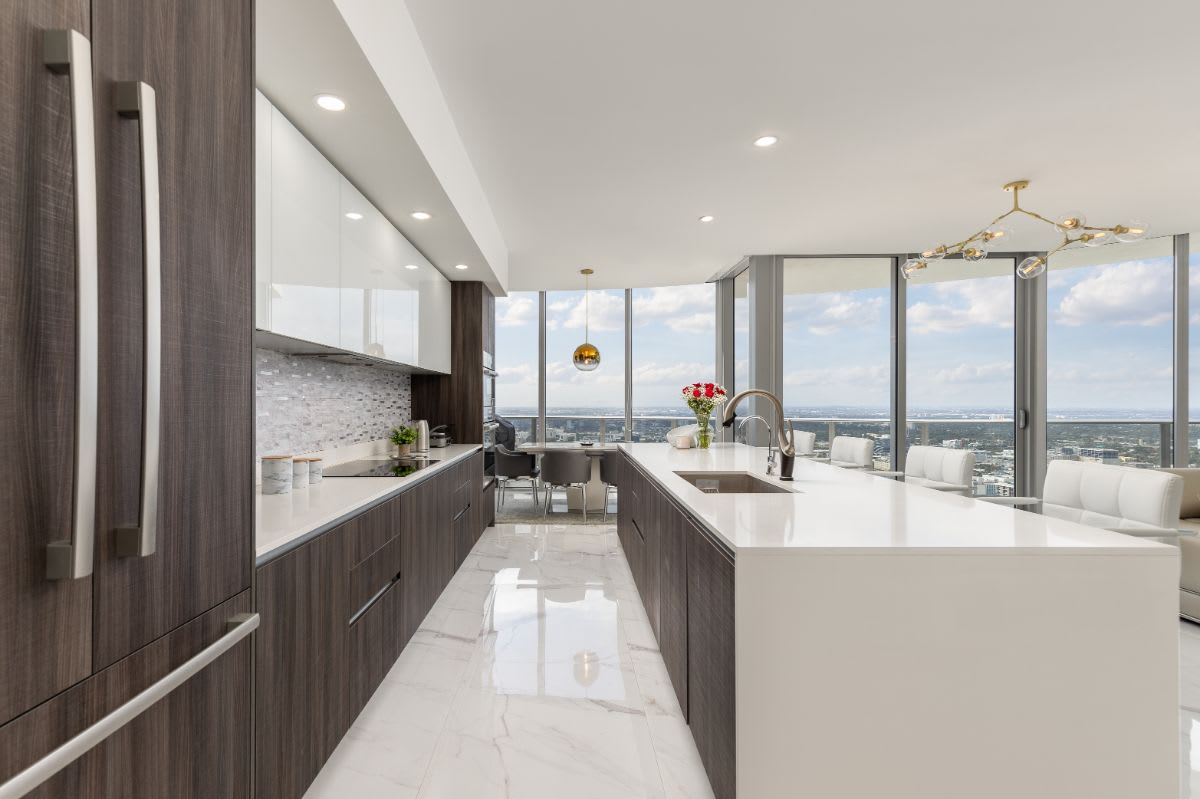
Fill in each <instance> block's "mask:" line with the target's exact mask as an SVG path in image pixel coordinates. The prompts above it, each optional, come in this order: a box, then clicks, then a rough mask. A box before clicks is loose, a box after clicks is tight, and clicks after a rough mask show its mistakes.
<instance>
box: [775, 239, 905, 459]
mask: <svg viewBox="0 0 1200 799" xmlns="http://www.w3.org/2000/svg"><path fill="white" fill-rule="evenodd" d="M892 267H893V260H892V259H891V258H785V259H784V260H783V291H784V296H783V376H782V378H783V379H782V383H783V397H782V400H783V405H784V411H785V413H786V414H787V416H788V418H791V419H794V420H795V421H794V422H793V425H794V427H795V429H797V430H808V431H811V432H813V433H815V434H816V436H817V448H818V449H828V447H829V442H830V440H831V439H832V437H833V436H835V435H848V436H858V437H865V438H871V439H874V441H875V459H876V461H877V462H878V463H879V464H880V468H885V469H886V468H889V466H888V464H889V463H890V460H891V421H890V420H891V380H890V377H891V318H890V311H891V301H890V298H891V280H892V277H891V275H892Z"/></svg>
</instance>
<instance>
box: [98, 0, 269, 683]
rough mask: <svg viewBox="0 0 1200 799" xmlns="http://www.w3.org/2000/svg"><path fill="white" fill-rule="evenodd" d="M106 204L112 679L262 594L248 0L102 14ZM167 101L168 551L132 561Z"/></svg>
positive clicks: (103, 475)
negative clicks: (147, 161) (146, 147)
mask: <svg viewBox="0 0 1200 799" xmlns="http://www.w3.org/2000/svg"><path fill="white" fill-rule="evenodd" d="M91 8H92V23H93V42H92V44H93V50H92V52H93V62H94V71H95V75H94V77H95V102H96V151H97V160H98V175H97V181H98V185H99V191H100V197H101V201H100V204H99V205H100V217H99V236H100V273H101V275H102V279H101V281H100V318H101V320H102V326H101V336H100V359H101V366H100V408H99V418H100V433H99V436H100V437H99V447H100V452H101V463H100V468H99V469H98V476H99V481H98V487H97V489H98V490H97V506H96V507H97V538H96V573H95V577H94V581H95V589H96V590H95V600H94V601H95V609H94V615H93V618H94V620H95V635H94V644H95V660H96V662H95V664H94V667H95V668H100V667H102V666H104V665H107V664H108V663H112V662H115V661H116V660H118V659H120V658H122V657H124V656H125V655H126V654H128V653H129V652H132V651H133V650H134V649H136V648H137V647H139V646H142V645H144V644H146V643H148V642H149V641H151V640H154V639H155V638H157V637H158V636H161V635H163V634H165V633H166V632H168V631H169V630H171V629H173V628H174V627H176V626H178V625H179V624H182V623H183V622H185V621H187V620H189V619H191V618H194V617H195V616H197V615H199V614H200V613H203V612H204V611H206V610H208V609H209V608H212V607H214V606H216V605H217V604H219V603H221V602H223V601H224V600H225V599H227V598H229V597H231V596H233V595H235V594H237V593H239V592H240V591H242V590H244V589H246V588H248V587H250V584H251V578H252V576H253V570H254V494H253V486H252V485H251V484H250V483H249V481H248V479H247V475H249V474H251V473H252V470H253V468H254V419H253V398H254V383H253V364H252V359H251V357H250V353H251V351H252V347H253V343H252V339H251V337H252V333H253V329H254V320H253V302H254V294H253V292H254V262H253V247H254V61H253V57H254V42H253V30H252V29H253V9H252V6H251V4H250V3H247V2H245V1H244V0H206V1H205V2H203V3H197V2H192V0H156V2H153V3H147V2H144V0H92V3H91ZM133 80H139V81H144V82H146V83H147V84H149V85H150V86H151V87H152V88H153V89H154V91H155V96H156V102H157V109H158V114H157V120H158V153H159V189H160V213H159V221H160V224H161V255H162V294H161V300H162V325H161V332H162V381H161V392H162V400H161V413H162V418H161V424H160V441H161V459H160V463H161V467H160V470H159V475H160V479H159V483H158V534H157V545H156V549H155V551H154V553H153V554H151V555H149V556H147V557H118V556H117V554H116V551H115V546H114V530H115V529H116V528H118V527H123V526H132V525H136V524H137V521H138V513H139V497H140V487H141V467H142V427H141V426H142V411H143V408H142V402H141V398H142V390H143V380H142V370H143V322H144V294H143V270H142V264H143V259H142V203H141V185H142V183H141V171H140V161H139V148H138V140H139V123H138V121H137V120H136V119H129V118H125V117H121V116H120V115H118V113H117V111H116V108H115V105H114V102H115V91H114V84H115V83H116V82H118V81H133Z"/></svg>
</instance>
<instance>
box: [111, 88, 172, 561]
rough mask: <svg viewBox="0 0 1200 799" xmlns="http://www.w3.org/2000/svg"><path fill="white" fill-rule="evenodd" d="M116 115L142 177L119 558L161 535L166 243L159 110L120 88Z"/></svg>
mask: <svg viewBox="0 0 1200 799" xmlns="http://www.w3.org/2000/svg"><path fill="white" fill-rule="evenodd" d="M116 88H117V102H116V106H117V113H119V114H120V115H121V116H123V117H126V118H128V119H136V120H138V123H139V124H138V139H139V147H138V152H139V153H140V159H139V160H140V164H141V175H142V268H143V278H142V284H143V305H144V307H145V310H144V321H143V326H142V341H143V343H144V352H143V360H142V364H143V365H142V485H141V507H140V511H139V514H138V516H139V520H138V525H137V526H136V527H118V528H117V530H116V542H115V543H116V553H117V555H118V556H120V557H129V556H137V557H143V558H144V557H146V556H147V555H152V554H154V549H155V544H156V542H157V533H158V464H159V435H160V433H159V419H160V413H161V409H162V401H161V397H162V240H161V238H160V226H161V220H160V213H159V193H158V104H157V101H156V99H155V95H154V89H153V87H151V86H150V85H149V84H147V83H144V82H142V81H125V82H121V83H118V84H117V87H116Z"/></svg>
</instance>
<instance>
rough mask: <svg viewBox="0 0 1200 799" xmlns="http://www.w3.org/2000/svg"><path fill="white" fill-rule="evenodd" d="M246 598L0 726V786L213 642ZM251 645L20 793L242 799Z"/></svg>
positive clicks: (247, 760) (247, 783)
mask: <svg viewBox="0 0 1200 799" xmlns="http://www.w3.org/2000/svg"><path fill="white" fill-rule="evenodd" d="M251 599H252V597H251V595H250V591H245V592H243V593H241V594H239V595H238V596H236V597H234V598H233V599H230V600H228V601H226V602H224V603H222V604H221V605H218V606H217V607H216V608H214V609H213V610H210V611H209V612H207V613H205V614H203V615H202V616H200V617H198V618H196V619H194V620H192V621H191V622H188V623H187V624H184V625H182V626H181V627H179V628H178V629H176V630H174V631H172V632H171V633H169V634H168V635H165V636H163V637H162V638H159V639H157V640H155V641H152V642H150V643H149V644H147V645H146V646H144V647H142V648H141V649H139V650H138V651H136V652H134V653H133V654H132V655H129V656H128V657H126V658H124V659H122V660H119V661H117V662H116V663H114V664H113V665H111V666H109V667H108V668H106V669H104V670H103V671H101V672H99V673H98V674H96V675H95V676H93V677H90V678H88V679H87V680H84V681H83V682H81V683H79V684H78V685H75V686H73V687H72V688H69V689H68V690H66V691H64V692H62V693H61V694H59V695H58V696H56V697H54V698H53V699H51V700H49V701H48V702H45V703H43V704H41V705H39V706H38V707H36V708H34V709H33V710H31V711H29V712H28V713H26V714H24V715H23V716H21V717H19V718H17V719H15V720H14V721H12V722H9V723H8V724H6V725H5V726H3V727H0V781H3V780H4V779H7V778H8V777H10V776H11V775H12V774H14V773H15V772H17V771H19V770H20V769H22V768H24V767H26V766H28V765H29V764H30V763H32V762H33V761H35V760H36V759H37V758H39V757H41V756H42V755H45V754H46V753H47V752H49V751H50V750H51V749H53V748H54V747H56V746H58V745H59V744H61V743H62V742H63V741H65V740H67V739H68V738H70V737H72V736H74V735H77V734H78V733H80V732H81V731H83V730H84V729H85V728H86V727H88V726H89V725H91V724H94V723H95V722H96V721H98V720H99V719H100V718H101V717H103V716H104V715H105V714H107V713H110V712H111V711H113V710H115V709H116V708H118V707H119V706H120V705H122V704H124V703H125V702H128V701H129V700H130V699H131V698H133V697H134V696H135V695H136V694H138V693H139V692H140V691H142V690H144V689H145V688H147V687H148V686H149V685H150V684H151V683H153V682H155V681H156V680H159V679H161V678H162V677H164V676H166V675H167V674H169V673H170V672H171V671H172V670H173V669H175V668H178V667H179V666H180V665H181V664H183V663H184V662H185V661H186V660H188V659H189V658H191V657H192V656H194V655H196V654H197V653H199V652H200V651H201V650H203V649H204V648H205V647H206V646H208V645H210V644H212V643H213V642H214V641H216V640H217V639H218V638H220V637H221V636H222V635H224V634H225V633H226V632H227V630H228V624H229V621H230V620H231V619H232V618H233V617H234V616H236V615H237V614H239V613H245V612H249V611H250V610H251V607H252V604H253V603H252V601H251ZM251 646H252V644H251V639H249V638H247V639H243V640H242V641H241V642H240V643H238V644H237V645H236V646H234V647H233V648H232V649H230V650H229V651H228V652H226V653H225V654H223V655H221V657H220V658H218V659H217V660H216V661H214V662H213V663H212V664H210V665H209V666H208V667H207V668H205V669H204V670H203V671H201V672H200V673H199V674H197V675H196V676H195V677H192V678H191V679H190V680H188V681H187V682H185V683H184V684H183V685H181V686H180V687H179V688H176V689H175V690H174V691H172V692H171V693H170V694H168V695H167V696H166V697H165V698H163V699H162V700H161V701H159V702H158V703H157V704H155V705H153V706H152V707H150V709H148V710H146V711H145V712H144V713H142V714H141V715H140V716H138V717H137V718H135V719H134V720H133V721H131V722H130V723H129V724H127V725H126V726H125V727H123V728H121V729H120V730H119V731H118V732H116V733H115V734H113V735H112V736H110V737H109V738H107V739H106V740H105V741H103V742H102V743H100V744H99V745H98V746H96V747H95V748H94V749H92V750H91V751H89V752H88V753H86V754H85V755H83V756H82V757H81V758H79V759H78V760H76V761H75V762H73V763H72V764H71V765H69V766H67V767H66V768H65V769H63V770H62V771H60V772H59V773H58V774H56V775H55V776H54V777H52V778H51V779H50V780H49V781H47V782H46V783H44V784H43V785H42V786H41V787H40V788H38V789H36V790H35V791H33V792H32V793H30V794H28V796H33V797H70V798H71V799H76V798H77V797H78V798H79V799H93V798H94V799H111V797H146V799H160V798H161V797H172V799H176V798H177V797H178V798H179V799H191V798H193V797H194V799H210V798H211V797H248V796H250V795H251V775H250V771H251V752H252V750H251V746H252V745H253V744H252V742H253V726H252V725H253V718H252V714H251V707H252V694H251V687H252V686H251V673H252V671H251V663H252V658H253V654H254V653H253V650H252V649H251Z"/></svg>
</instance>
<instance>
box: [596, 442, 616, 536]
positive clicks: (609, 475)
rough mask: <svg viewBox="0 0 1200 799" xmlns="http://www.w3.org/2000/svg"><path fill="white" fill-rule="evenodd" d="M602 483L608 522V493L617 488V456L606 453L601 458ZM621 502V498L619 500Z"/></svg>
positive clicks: (605, 519) (605, 515)
mask: <svg viewBox="0 0 1200 799" xmlns="http://www.w3.org/2000/svg"><path fill="white" fill-rule="evenodd" d="M600 482H602V483H604V521H608V492H609V489H612V488H616V487H617V456H616V454H615V453H612V452H606V453H604V454H603V455H601V456H600ZM617 501H618V502H619V501H620V498H618V500H617Z"/></svg>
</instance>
